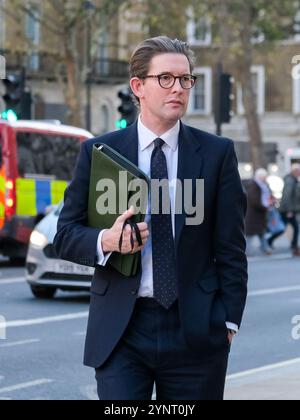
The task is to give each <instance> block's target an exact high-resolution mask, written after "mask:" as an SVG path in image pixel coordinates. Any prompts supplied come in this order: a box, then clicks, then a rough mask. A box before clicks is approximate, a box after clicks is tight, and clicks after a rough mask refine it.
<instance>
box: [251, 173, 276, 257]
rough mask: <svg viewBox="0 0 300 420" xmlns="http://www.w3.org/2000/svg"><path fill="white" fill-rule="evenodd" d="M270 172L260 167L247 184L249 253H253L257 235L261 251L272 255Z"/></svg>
mask: <svg viewBox="0 0 300 420" xmlns="http://www.w3.org/2000/svg"><path fill="white" fill-rule="evenodd" d="M267 178H268V172H267V171H266V170H265V169H262V168H261V169H258V170H257V171H256V172H255V176H254V179H253V180H252V181H250V182H249V184H248V185H247V195H248V209H247V215H246V235H247V254H248V255H251V254H252V253H253V241H254V239H255V238H256V237H258V238H259V241H260V249H261V252H262V253H263V254H265V255H271V254H272V250H271V248H270V246H269V244H268V241H267V238H266V235H267V225H268V211H269V209H270V207H271V205H272V192H271V189H270V187H269V185H268V183H267Z"/></svg>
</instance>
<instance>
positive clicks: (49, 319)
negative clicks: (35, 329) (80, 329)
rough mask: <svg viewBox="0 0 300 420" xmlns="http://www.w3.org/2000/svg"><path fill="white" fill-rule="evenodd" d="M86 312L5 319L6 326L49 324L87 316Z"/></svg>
mask: <svg viewBox="0 0 300 420" xmlns="http://www.w3.org/2000/svg"><path fill="white" fill-rule="evenodd" d="M88 315H89V313H88V312H78V313H73V314H65V315H58V316H49V317H45V318H34V319H27V320H16V321H7V322H6V328H18V327H28V326H31V325H41V324H49V323H52V322H61V321H71V320H73V319H81V318H87V317H88Z"/></svg>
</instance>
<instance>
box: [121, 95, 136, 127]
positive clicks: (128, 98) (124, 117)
mask: <svg viewBox="0 0 300 420" xmlns="http://www.w3.org/2000/svg"><path fill="white" fill-rule="evenodd" d="M118 97H119V98H120V99H121V105H120V106H119V108H118V111H119V113H120V114H121V118H120V119H119V120H118V121H117V123H116V126H117V128H119V129H123V128H126V127H128V126H129V125H131V124H133V123H135V121H136V118H137V108H136V106H135V104H134V102H133V98H132V93H131V90H130V89H124V90H120V91H119V92H118Z"/></svg>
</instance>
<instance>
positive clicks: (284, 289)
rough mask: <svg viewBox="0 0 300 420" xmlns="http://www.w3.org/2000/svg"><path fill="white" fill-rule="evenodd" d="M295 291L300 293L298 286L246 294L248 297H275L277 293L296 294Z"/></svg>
mask: <svg viewBox="0 0 300 420" xmlns="http://www.w3.org/2000/svg"><path fill="white" fill-rule="evenodd" d="M297 291H300V286H288V287H278V288H274V289H262V290H254V291H252V292H249V293H248V297H253V296H267V295H277V294H279V293H288V292H297Z"/></svg>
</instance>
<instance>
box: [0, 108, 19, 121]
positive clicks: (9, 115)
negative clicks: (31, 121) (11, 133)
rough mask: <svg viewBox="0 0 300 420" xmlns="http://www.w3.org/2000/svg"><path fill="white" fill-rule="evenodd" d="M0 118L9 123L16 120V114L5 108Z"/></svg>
mask: <svg viewBox="0 0 300 420" xmlns="http://www.w3.org/2000/svg"><path fill="white" fill-rule="evenodd" d="M1 118H2V119H3V120H6V121H8V122H11V123H13V122H16V121H18V116H17V114H16V113H15V111H14V110H12V109H7V110H5V111H3V112H2V114H1Z"/></svg>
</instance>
